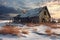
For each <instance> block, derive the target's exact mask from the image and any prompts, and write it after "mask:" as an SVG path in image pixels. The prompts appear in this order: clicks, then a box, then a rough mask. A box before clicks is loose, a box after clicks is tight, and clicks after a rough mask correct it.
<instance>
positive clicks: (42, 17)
mask: <svg viewBox="0 0 60 40" xmlns="http://www.w3.org/2000/svg"><path fill="white" fill-rule="evenodd" d="M50 19H51V16H50V14H49V11H48V9H47V7H46V6H44V7H41V8H36V9H31V10H29V11H27V12H26V13H24V14H21V15H17V16H16V17H14V22H17V23H41V22H50Z"/></svg>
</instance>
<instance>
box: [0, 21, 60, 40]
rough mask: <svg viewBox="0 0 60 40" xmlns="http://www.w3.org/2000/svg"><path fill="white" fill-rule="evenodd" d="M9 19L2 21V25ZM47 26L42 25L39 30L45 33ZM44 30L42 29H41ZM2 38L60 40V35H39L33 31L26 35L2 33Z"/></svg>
mask: <svg viewBox="0 0 60 40" xmlns="http://www.w3.org/2000/svg"><path fill="white" fill-rule="evenodd" d="M7 22H8V21H1V22H0V27H1V26H3V25H5V23H7ZM46 28H47V26H43V25H41V26H40V27H39V28H38V29H39V30H38V31H37V32H41V33H44V31H45V29H46ZM41 30H42V31H41ZM0 40H60V36H48V35H39V34H36V33H34V32H33V31H31V32H30V33H29V34H28V35H24V36H20V37H18V36H12V35H2V34H0Z"/></svg>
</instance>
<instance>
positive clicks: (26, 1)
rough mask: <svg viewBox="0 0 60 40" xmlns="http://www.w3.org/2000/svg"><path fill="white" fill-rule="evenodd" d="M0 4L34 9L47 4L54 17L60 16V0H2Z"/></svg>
mask: <svg viewBox="0 0 60 40" xmlns="http://www.w3.org/2000/svg"><path fill="white" fill-rule="evenodd" d="M0 5H4V6H7V7H13V8H15V9H34V8H39V7H41V6H47V7H48V10H49V12H50V14H51V16H52V17H53V18H56V19H58V18H60V0H0Z"/></svg>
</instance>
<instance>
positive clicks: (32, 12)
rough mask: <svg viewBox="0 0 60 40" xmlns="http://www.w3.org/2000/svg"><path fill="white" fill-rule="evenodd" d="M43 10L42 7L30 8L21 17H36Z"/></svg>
mask: <svg viewBox="0 0 60 40" xmlns="http://www.w3.org/2000/svg"><path fill="white" fill-rule="evenodd" d="M41 10H42V8H36V9H31V10H28V11H27V12H26V13H25V14H21V15H20V17H34V16H38V14H39V12H40V11H41Z"/></svg>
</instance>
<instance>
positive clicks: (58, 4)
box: [44, 0, 60, 19]
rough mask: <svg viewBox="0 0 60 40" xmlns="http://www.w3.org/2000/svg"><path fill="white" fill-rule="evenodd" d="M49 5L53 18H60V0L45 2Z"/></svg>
mask: <svg viewBox="0 0 60 40" xmlns="http://www.w3.org/2000/svg"><path fill="white" fill-rule="evenodd" d="M45 5H46V6H47V7H48V9H49V12H50V13H51V14H53V15H51V16H52V17H53V18H56V19H58V18H60V16H59V15H60V1H59V0H54V1H51V2H47V3H46V4H44V6H45Z"/></svg>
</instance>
